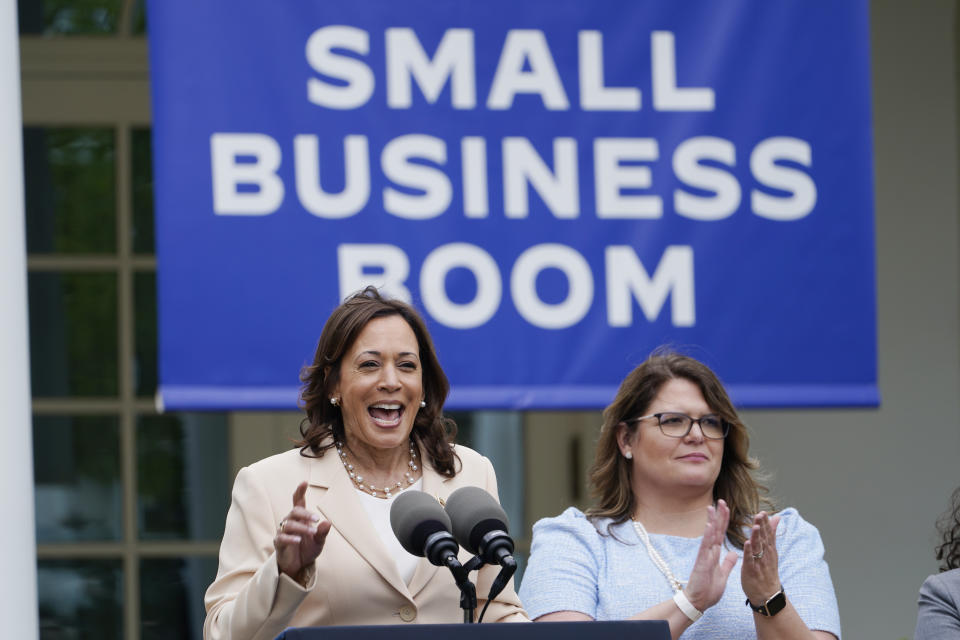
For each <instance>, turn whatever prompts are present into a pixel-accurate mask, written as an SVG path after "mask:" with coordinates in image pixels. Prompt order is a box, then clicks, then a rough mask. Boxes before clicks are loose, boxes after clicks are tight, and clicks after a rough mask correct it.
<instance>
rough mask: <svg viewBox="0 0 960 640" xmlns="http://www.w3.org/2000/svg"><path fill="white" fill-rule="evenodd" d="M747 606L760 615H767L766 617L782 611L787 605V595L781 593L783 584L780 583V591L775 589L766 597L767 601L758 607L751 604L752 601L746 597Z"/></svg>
mask: <svg viewBox="0 0 960 640" xmlns="http://www.w3.org/2000/svg"><path fill="white" fill-rule="evenodd" d="M747 606H748V607H750V608H751V609H753V610H754V611H756V612H757V613H759V614H760V615H762V616H767V617H768V618H769V617H772V616H775V615H777V614H778V613H780V612H781V611H783V608H784V607H785V606H787V596H786V594H784V593H783V585H780V591H777V592H776V593H775V594H773V595H772V596H770V597H769V598H767V601H766V602H764V603H763V604H762V605H760V606H759V607H755V606H753V603H752V602H750V598H747Z"/></svg>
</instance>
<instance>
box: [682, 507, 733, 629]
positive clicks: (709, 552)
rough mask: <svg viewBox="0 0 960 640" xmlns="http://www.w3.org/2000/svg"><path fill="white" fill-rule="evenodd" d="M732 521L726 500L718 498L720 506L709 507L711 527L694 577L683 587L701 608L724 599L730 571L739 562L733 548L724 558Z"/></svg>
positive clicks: (703, 543) (701, 547)
mask: <svg viewBox="0 0 960 640" xmlns="http://www.w3.org/2000/svg"><path fill="white" fill-rule="evenodd" d="M729 522H730V509H729V508H728V507H727V503H726V502H724V501H723V500H718V501H717V506H716V508H714V507H707V526H706V528H705V529H704V531H703V540H702V541H701V542H700V550H699V551H697V559H696V560H695V561H694V563H693V571H691V572H690V579H689V580H688V581H687V586H686V588H685V589H684V590H683V592H684V593H685V594H686V596H687V600H689V601H690V604H692V605H693V606H694V607H696V608H697V609H698V610H699V611H706V610H707V609H709V608H710V607H712V606H713V605H715V604H716V603H717V601H718V600H720V597H721V596H723V590H724V589H725V588H726V586H727V578H728V577H729V576H730V571H731V570H732V569H733V566H734V565H735V564H736V563H737V554H736V553H734V552H733V551H729V552H727V554H726V555H725V556H724V557H723V561H722V562H721V561H720V555H721V554H722V553H723V541H724V539H725V538H726V534H727V523H729Z"/></svg>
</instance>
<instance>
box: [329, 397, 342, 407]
mask: <svg viewBox="0 0 960 640" xmlns="http://www.w3.org/2000/svg"><path fill="white" fill-rule="evenodd" d="M330 404H332V405H333V406H335V407H336V406H339V405H340V399H339V398H330Z"/></svg>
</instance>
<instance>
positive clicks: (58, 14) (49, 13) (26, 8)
mask: <svg viewBox="0 0 960 640" xmlns="http://www.w3.org/2000/svg"><path fill="white" fill-rule="evenodd" d="M121 2H122V0H20V2H19V9H20V11H19V18H20V33H21V34H41V33H42V34H46V35H55V34H85V35H87V34H109V33H116V32H117V19H118V18H119V17H120V3H121Z"/></svg>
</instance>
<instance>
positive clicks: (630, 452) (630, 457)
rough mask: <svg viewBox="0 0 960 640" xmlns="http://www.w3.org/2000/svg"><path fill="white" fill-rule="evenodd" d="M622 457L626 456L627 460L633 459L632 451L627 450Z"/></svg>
mask: <svg viewBox="0 0 960 640" xmlns="http://www.w3.org/2000/svg"><path fill="white" fill-rule="evenodd" d="M623 457H624V458H626V459H627V460H633V451H627V452H626V453H624V454H623Z"/></svg>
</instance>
